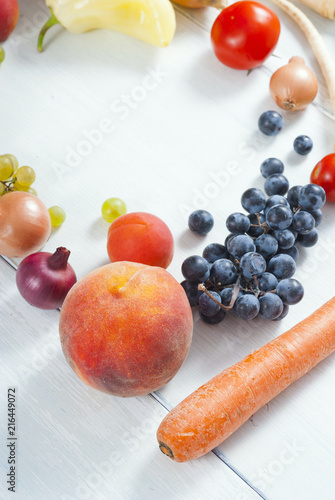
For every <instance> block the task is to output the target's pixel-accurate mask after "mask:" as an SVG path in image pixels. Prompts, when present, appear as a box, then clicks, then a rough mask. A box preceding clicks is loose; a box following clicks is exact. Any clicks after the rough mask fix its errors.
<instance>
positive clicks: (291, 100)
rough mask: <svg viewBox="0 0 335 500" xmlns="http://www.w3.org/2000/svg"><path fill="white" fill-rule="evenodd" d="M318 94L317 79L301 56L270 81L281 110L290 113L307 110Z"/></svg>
mask: <svg viewBox="0 0 335 500" xmlns="http://www.w3.org/2000/svg"><path fill="white" fill-rule="evenodd" d="M317 92H318V81H317V78H316V76H315V74H314V72H313V71H312V70H311V69H310V68H309V67H308V66H306V64H305V61H304V60H303V59H302V57H299V56H294V57H291V59H290V60H289V62H288V64H286V65H285V66H282V67H281V68H279V69H277V71H275V72H274V73H273V75H272V77H271V79H270V93H271V97H272V98H273V100H274V101H275V102H276V104H277V105H278V106H279V107H280V108H282V109H285V110H288V111H299V110H300V109H304V108H306V106H307V105H308V104H310V103H311V102H312V101H313V100H314V98H315V96H316V94H317Z"/></svg>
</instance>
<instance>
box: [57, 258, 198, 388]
mask: <svg viewBox="0 0 335 500" xmlns="http://www.w3.org/2000/svg"><path fill="white" fill-rule="evenodd" d="M59 332H60V339H61V344H62V349H63V352H64V355H65V358H66V360H67V361H68V363H69V365H70V367H71V368H72V369H73V370H74V371H75V373H76V374H77V375H78V376H79V378H80V379H81V380H82V381H83V382H85V383H86V384H88V385H89V386H91V387H94V388H95V389H98V390H100V391H103V392H106V393H108V394H112V395H114V396H121V397H130V396H140V395H144V394H148V393H150V392H152V391H155V390H157V389H159V388H160V387H162V386H163V385H165V384H166V383H167V382H169V380H171V379H172V377H173V376H174V375H175V374H176V373H177V371H178V370H179V369H180V367H181V365H182V364H183V362H184V360H185V358H186V356H187V354H188V351H189V348H190V344H191V340H192V332H193V318H192V311H191V308H190V305H189V302H188V299H187V297H186V294H185V292H184V289H183V288H182V286H181V285H180V284H179V283H178V281H177V280H175V278H174V277H173V276H172V275H171V274H170V273H169V272H168V271H166V270H165V269H162V268H160V267H155V266H146V265H143V264H139V263H133V262H116V263H112V264H107V265H105V266H102V267H99V268H97V269H95V270H94V271H92V272H90V273H89V274H87V275H86V276H84V277H83V278H82V279H81V280H79V281H78V282H77V283H76V284H75V285H74V286H73V287H72V288H71V290H70V291H69V293H68V295H67V296H66V298H65V301H64V304H63V306H62V309H61V314H60V324H59Z"/></svg>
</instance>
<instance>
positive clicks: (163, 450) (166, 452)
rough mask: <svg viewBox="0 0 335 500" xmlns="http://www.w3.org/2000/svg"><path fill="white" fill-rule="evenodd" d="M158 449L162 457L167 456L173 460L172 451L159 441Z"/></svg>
mask: <svg viewBox="0 0 335 500" xmlns="http://www.w3.org/2000/svg"><path fill="white" fill-rule="evenodd" d="M159 449H160V450H161V452H162V453H164V455H167V456H168V457H170V458H174V455H173V451H172V450H171V448H169V446H168V445H167V444H165V443H162V442H161V441H160V442H159Z"/></svg>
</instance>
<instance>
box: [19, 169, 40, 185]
mask: <svg viewBox="0 0 335 500" xmlns="http://www.w3.org/2000/svg"><path fill="white" fill-rule="evenodd" d="M15 177H16V179H17V183H18V184H20V186H23V187H30V186H31V185H32V184H33V182H34V181H35V178H36V176H35V170H34V169H33V168H31V167H27V166H24V167H20V168H18V169H17V171H16V172H15Z"/></svg>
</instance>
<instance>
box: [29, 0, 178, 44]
mask: <svg viewBox="0 0 335 500" xmlns="http://www.w3.org/2000/svg"><path fill="white" fill-rule="evenodd" d="M46 4H47V6H48V7H49V8H50V11H51V17H50V19H49V20H48V21H47V22H46V23H45V25H44V26H43V28H42V29H41V32H40V34H39V37H38V46H37V48H38V51H39V52H42V50H43V39H44V35H45V33H46V32H47V31H48V29H49V28H51V27H52V26H54V25H55V24H61V25H62V26H63V27H64V28H65V29H67V30H68V31H70V32H72V33H84V32H86V31H90V30H93V29H99V28H100V29H113V30H116V31H120V32H122V33H125V34H126V35H129V36H133V37H135V38H138V39H140V40H142V41H144V42H147V43H150V44H152V45H157V46H158V47H166V46H167V45H169V44H170V42H171V40H172V38H173V36H174V33H175V30H176V16H175V12H174V9H173V6H172V4H171V2H170V0H46Z"/></svg>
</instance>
